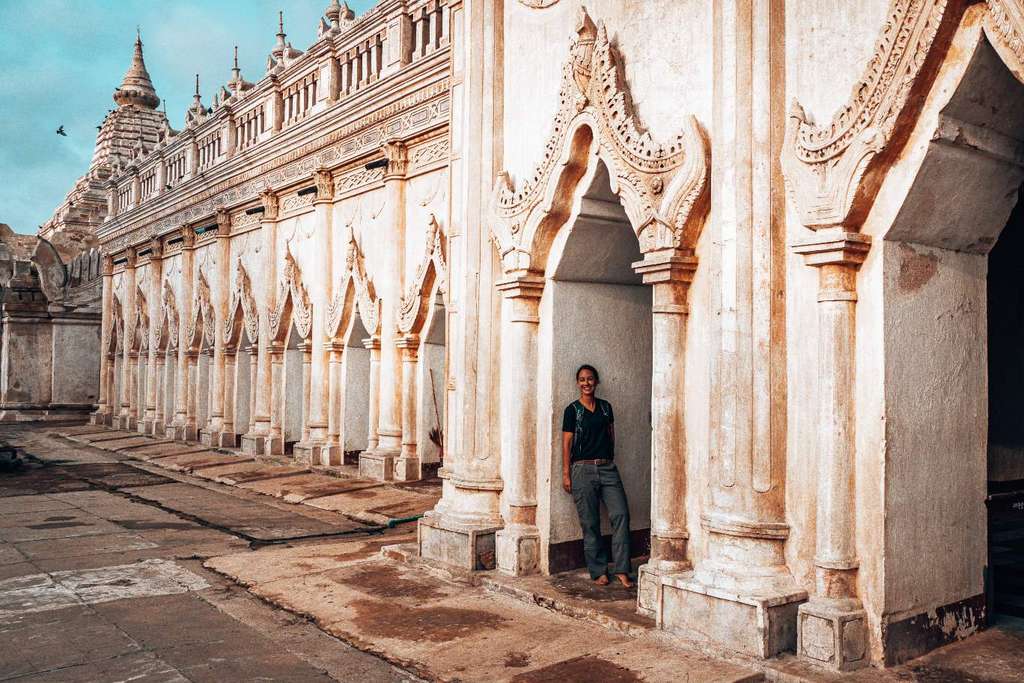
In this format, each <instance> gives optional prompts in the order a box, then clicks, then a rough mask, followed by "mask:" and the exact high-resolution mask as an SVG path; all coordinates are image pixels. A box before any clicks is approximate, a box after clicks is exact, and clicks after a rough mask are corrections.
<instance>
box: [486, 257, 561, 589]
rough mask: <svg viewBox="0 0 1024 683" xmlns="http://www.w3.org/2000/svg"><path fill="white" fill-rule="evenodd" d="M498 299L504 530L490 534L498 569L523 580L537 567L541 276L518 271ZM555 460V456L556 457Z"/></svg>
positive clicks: (500, 285)
mask: <svg viewBox="0 0 1024 683" xmlns="http://www.w3.org/2000/svg"><path fill="white" fill-rule="evenodd" d="M497 288H498V290H499V291H500V292H501V293H502V295H503V300H502V305H501V339H502V345H503V355H504V354H507V355H505V357H506V359H507V360H506V362H505V363H503V364H502V377H501V384H500V387H501V394H500V399H499V404H500V405H501V410H500V411H499V412H500V422H501V476H502V479H503V480H504V482H505V488H504V498H505V510H506V513H505V527H504V528H503V529H501V530H500V531H498V532H497V533H496V535H495V548H496V554H497V564H498V569H499V570H500V571H501V572H502V573H504V574H510V575H512V576H523V575H526V574H535V573H537V571H539V569H540V531H539V530H538V529H537V328H538V327H539V324H540V312H539V308H540V298H541V294H542V293H543V291H544V276H543V274H541V273H533V272H528V273H521V274H517V275H515V276H513V277H509V278H507V279H505V280H502V281H500V282H499V283H498V284H497ZM559 458H561V453H559Z"/></svg>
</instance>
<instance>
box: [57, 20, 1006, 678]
mask: <svg viewBox="0 0 1024 683" xmlns="http://www.w3.org/2000/svg"><path fill="white" fill-rule="evenodd" d="M1022 46H1024V6H1022V4H1021V2H1020V0H985V1H975V2H971V1H968V0H962V1H958V0H865V1H863V2H857V3H844V2H824V3H823V2H821V1H820V0H764V1H763V2H750V1H748V0H715V1H714V2H679V1H678V0H644V1H643V2H640V1H639V0H637V1H635V2H621V1H620V0H592V1H591V2H588V3H586V7H584V6H583V3H581V2H580V1H579V0H447V2H446V1H444V0H382V1H381V2H379V3H378V4H377V5H376V6H375V7H374V8H373V9H371V10H370V11H368V12H367V13H366V14H364V15H362V16H360V17H358V18H357V17H355V16H354V15H353V13H352V12H351V11H350V10H349V9H348V8H347V6H340V5H339V4H338V3H337V2H333V3H332V4H331V5H330V6H329V7H328V8H327V10H326V12H325V16H324V18H323V19H322V21H321V23H320V26H319V38H318V39H317V41H316V42H315V43H314V44H313V45H311V46H309V47H308V48H307V49H306V50H305V51H304V52H303V51H300V50H298V49H296V48H294V47H292V46H291V44H290V43H289V42H287V36H286V34H285V32H284V28H283V25H282V26H281V28H280V29H279V33H278V35H277V41H276V44H275V46H274V47H273V50H272V52H271V54H270V55H269V57H268V60H267V71H266V73H265V74H264V75H263V76H262V77H261V78H260V79H259V80H258V81H257V82H255V83H250V82H248V81H246V80H245V79H244V78H243V77H242V75H241V72H240V70H239V69H238V68H237V63H236V66H235V68H234V69H233V70H232V71H231V77H230V80H228V81H227V83H226V85H224V86H220V87H218V88H217V89H216V90H215V91H214V93H213V96H212V100H211V101H210V105H209V106H207V105H206V104H205V103H204V102H203V99H202V96H201V94H200V87H199V84H198V82H197V87H196V94H195V98H194V103H193V105H192V106H191V107H190V109H189V111H188V112H187V114H186V125H185V127H184V129H183V130H181V131H175V130H173V129H171V128H170V126H169V125H168V124H167V122H166V119H164V118H162V116H161V115H158V114H157V112H156V106H157V102H158V98H157V97H156V92H155V89H154V88H153V85H152V83H151V82H150V79H149V76H148V74H147V73H146V71H145V66H144V64H143V57H142V47H141V42H137V44H136V52H135V57H134V60H133V62H132V66H131V69H130V71H129V73H128V75H127V76H126V77H125V81H124V84H122V86H121V88H119V89H118V90H117V91H116V92H115V100H116V101H117V103H118V109H117V110H115V112H114V113H113V114H112V115H111V116H110V117H108V122H106V123H105V124H104V126H105V128H104V130H107V128H106V127H107V126H109V133H110V134H109V135H108V136H107V137H104V136H105V133H104V130H101V133H100V143H101V144H105V145H106V147H105V149H107V150H108V156H110V157H111V159H112V161H111V162H110V171H109V173H106V172H105V171H104V172H103V173H97V174H95V177H94V178H91V179H90V180H89V181H88V182H87V183H85V184H84V185H82V182H81V181H80V185H81V188H79V190H76V191H80V192H82V193H83V196H86V195H88V197H89V198H90V199H89V201H90V203H89V206H91V207H97V208H95V214H89V215H90V216H100V215H101V216H102V217H101V218H98V219H97V218H94V217H90V218H88V220H86V219H82V221H81V222H82V224H83V225H85V224H87V225H88V229H89V230H92V231H94V234H95V236H96V237H97V239H98V240H99V242H100V244H101V248H102V250H103V252H104V254H105V255H106V258H105V261H104V270H103V305H102V310H103V319H102V321H103V324H102V335H101V337H102V341H101V351H100V357H99V368H100V369H99V378H100V381H99V407H98V409H97V411H96V412H95V415H94V420H95V421H96V422H98V423H102V424H108V425H112V426H117V427H119V428H121V429H130V430H138V431H139V432H142V433H145V434H154V435H166V436H167V437H171V438H175V439H183V440H198V441H202V442H203V443H206V444H211V445H216V446H220V447H233V448H240V449H242V450H243V451H245V452H247V453H254V454H260V455H276V456H285V457H292V458H295V459H297V460H300V461H302V462H305V463H313V464H317V465H321V466H324V467H330V466H334V465H337V464H339V463H342V462H343V461H344V460H345V459H346V458H352V459H356V458H357V459H358V462H359V467H360V472H361V474H362V475H363V476H369V477H374V478H377V479H382V480H390V479H395V480H412V479H418V478H421V477H424V476H430V475H432V474H433V472H434V468H435V467H437V466H438V465H441V467H440V469H439V470H438V476H440V477H441V479H442V480H443V489H444V493H443V497H442V499H441V501H440V503H439V504H438V505H437V507H436V509H434V510H433V511H431V512H429V513H428V514H427V515H425V516H424V517H423V519H422V520H421V521H420V526H419V540H418V545H419V553H420V555H421V556H422V557H423V558H424V559H426V560H429V561H435V562H441V563H444V564H447V565H453V566H457V567H460V568H462V569H468V570H474V571H475V570H492V569H496V570H498V571H501V572H503V573H506V574H510V575H513V576H522V575H529V574H536V573H542V574H550V573H556V572H559V571H563V570H566V569H571V568H574V567H578V566H580V565H581V563H582V541H581V532H580V528H579V525H578V522H577V518H576V513H575V510H574V507H573V502H572V499H571V496H569V495H568V494H566V493H564V491H563V490H562V488H561V451H560V439H561V435H560V427H559V423H560V416H561V414H562V409H563V407H564V406H565V405H566V404H567V403H569V402H570V401H572V400H573V399H574V398H576V391H575V385H574V376H573V373H574V372H575V369H576V368H577V367H578V366H579V365H580V364H581V363H584V362H586V363H591V364H593V365H595V366H597V367H598V368H599V370H600V371H601V378H602V384H601V386H600V387H599V389H598V394H599V395H600V396H601V397H602V398H606V399H607V400H609V401H610V402H611V403H612V404H613V405H614V406H615V415H616V430H615V431H616V438H617V443H616V462H617V465H618V468H619V471H620V473H621V475H622V479H623V482H624V485H625V488H626V492H627V495H628V498H629V504H630V513H631V523H632V532H633V539H634V542H633V548H634V554H636V555H637V556H638V557H639V558H640V561H641V562H642V564H641V565H640V569H639V580H640V588H639V597H638V604H637V609H638V610H639V611H640V612H641V613H644V614H646V615H649V616H651V617H653V618H655V619H656V623H657V625H658V627H659V628H661V629H663V630H664V631H666V632H668V633H670V634H673V635H674V636H677V637H679V638H680V639H683V640H686V641H697V642H700V643H702V644H704V645H706V646H708V647H711V648H720V649H724V650H729V651H732V652H736V653H740V654H742V655H745V656H748V657H752V658H770V657H774V656H776V655H777V654H779V653H782V652H786V651H795V652H796V653H797V654H798V656H800V657H802V658H804V659H806V660H807V661H809V662H811V663H814V664H816V665H819V666H822V667H825V668H828V669H832V670H839V671H845V670H850V669H856V668H860V667H865V666H886V665H891V664H895V663H898V662H902V661H905V660H906V659H908V658H911V657H913V656H916V655H918V654H920V653H923V652H925V651H927V650H929V649H931V648H934V647H936V646H938V645H941V644H944V643H946V642H950V641H952V640H956V639H960V638H964V637H968V636H969V635H970V634H972V633H974V632H976V631H977V630H979V629H981V628H984V626H985V625H986V623H987V621H988V620H989V619H990V617H991V615H992V614H993V613H994V612H1000V611H1005V610H1008V609H1012V605H1013V604H1015V603H1014V598H1012V597H1009V598H1008V597H1007V595H1008V594H1007V593H1005V592H1003V589H1002V588H1001V586H1003V585H1004V583H1003V577H1005V576H1007V575H1008V574H1009V573H1012V572H1014V571H1019V568H1016V569H1015V568H1013V567H1010V568H1009V569H1007V567H1006V566H1005V562H1004V563H1003V564H1000V563H1001V562H1003V561H1002V560H1000V559H999V555H998V553H997V552H995V551H994V548H996V547H997V545H998V544H997V542H996V541H992V540H990V538H989V536H990V531H991V529H990V525H989V521H988V511H987V509H986V499H987V498H988V497H989V496H990V493H991V492H992V491H994V490H999V491H1004V492H1005V491H1012V490H1014V486H1015V485H1016V484H1015V482H1016V483H1018V484H1019V483H1020V482H1021V481H1022V480H1024V450H1022V449H1024V432H1022V431H1021V428H1020V425H1019V423H1020V420H1019V417H1018V416H1019V411H1020V409H1021V407H1022V406H1024V380H1021V377H1022V374H1021V372H1020V369H1021V362H1020V360H1019V355H1020V353H1019V348H1020V346H1019V342H1020V340H1021V339H1024V322H1022V321H1024V316H1022V315H1021V311H1020V305H1019V301H1020V295H1021V284H1020V282H1019V277H1014V272H1015V270H1014V268H1015V264H1016V263H1017V262H1016V261H1015V257H1016V255H1017V254H1018V250H1019V249H1020V248H1021V247H1018V246H1017V245H1022V246H1024V232H1022V231H1024V225H1022V223H1024V211H1021V210H1016V211H1015V210H1014V207H1015V205H1016V204H1017V201H1018V197H1019V193H1020V187H1021V184H1022V182H1024V117H1022V115H1021V112H1024V66H1022V64H1024V47H1022ZM127 117H132V120H137V121H138V122H139V125H137V126H134V127H130V128H131V130H132V131H135V132H133V133H132V134H133V135H134V136H135V137H134V138H133V142H132V143H131V145H127V146H126V145H124V144H121V142H119V141H120V140H121V139H122V138H123V137H124V135H125V134H126V133H124V132H122V131H121V129H120V128H117V126H120V125H121V124H120V123H118V122H119V121H122V120H125V119H126V118H127ZM140 130H142V131H146V132H144V133H143V134H141V135H140V134H139V133H138V131H140ZM100 146H101V145H98V148H97V149H98V152H97V153H98V154H99V153H100V152H99V147H100ZM100 185H102V190H103V193H104V196H105V206H103V207H102V208H100V207H99V204H98V202H97V201H96V200H95V197H94V195H95V194H96V192H97V190H96V188H97V187H98V186H100ZM76 187H77V186H76ZM83 188H84V189H83ZM70 197H71V195H69V198H70ZM56 222H57V223H59V220H57V221H56ZM44 229H46V230H51V229H52V230H57V231H59V230H60V227H59V226H58V225H56V224H53V225H51V224H48V227H46V228H44ZM1019 522H1020V520H1018V523H1019ZM1021 604H1024V603H1021Z"/></svg>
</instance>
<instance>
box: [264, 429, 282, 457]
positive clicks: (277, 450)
mask: <svg viewBox="0 0 1024 683" xmlns="http://www.w3.org/2000/svg"><path fill="white" fill-rule="evenodd" d="M266 448H267V452H266V455H284V437H283V436H279V435H278V436H275V435H273V434H271V435H270V436H268V437H267V439H266Z"/></svg>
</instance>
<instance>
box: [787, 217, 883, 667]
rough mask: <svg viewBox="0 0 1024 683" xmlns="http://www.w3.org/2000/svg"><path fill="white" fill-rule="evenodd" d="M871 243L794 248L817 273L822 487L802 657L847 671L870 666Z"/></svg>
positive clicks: (857, 238)
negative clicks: (859, 330) (867, 400)
mask: <svg viewBox="0 0 1024 683" xmlns="http://www.w3.org/2000/svg"><path fill="white" fill-rule="evenodd" d="M870 246H871V239H870V238H869V237H868V236H867V235H862V234H860V233H855V232H847V231H845V230H844V229H842V228H833V229H828V230H819V231H818V233H817V234H816V235H815V236H814V237H813V238H812V239H810V240H807V241H805V242H802V243H800V244H797V245H796V246H795V247H794V251H795V252H796V253H798V254H801V255H803V257H804V262H805V263H807V265H809V266H813V267H815V268H817V269H818V399H817V403H818V443H817V451H818V458H817V460H818V490H817V515H816V522H815V526H816V531H817V535H816V538H815V553H814V595H813V596H812V597H811V599H810V601H809V602H806V603H804V604H803V605H801V606H800V613H799V622H798V623H799V629H798V632H797V634H798V636H797V637H798V639H799V640H798V647H797V652H798V653H799V654H800V656H801V657H805V658H808V659H811V660H813V661H815V662H818V663H820V664H825V665H827V666H829V667H831V668H833V669H836V670H838V671H848V670H850V669H856V668H860V667H862V666H866V665H867V664H869V658H868V657H867V656H866V655H867V638H868V633H867V620H866V615H865V612H864V610H863V608H862V604H861V601H860V598H859V597H858V596H857V568H858V566H859V563H858V560H857V546H856V538H855V528H856V527H855V525H856V510H857V501H856V497H855V490H854V460H855V456H856V450H857V444H856V438H855V437H856V434H855V425H856V415H855V402H854V388H855V384H856V354H855V348H856V327H855V324H856V307H857V270H858V268H860V265H861V264H862V263H864V259H865V258H866V257H867V252H868V249H869V248H870Z"/></svg>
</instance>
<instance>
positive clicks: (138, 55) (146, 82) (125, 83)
mask: <svg viewBox="0 0 1024 683" xmlns="http://www.w3.org/2000/svg"><path fill="white" fill-rule="evenodd" d="M114 102H116V103H117V106H119V107H126V106H131V105H134V106H137V107H143V108H145V109H156V108H157V107H158V106H160V98H159V97H157V95H156V88H154V87H153V81H152V80H151V79H150V78H149V71H147V70H146V61H145V59H143V56H142V33H141V31H138V30H137V31H136V33H135V53H134V54H133V55H132V63H131V66H129V67H128V72H127V73H125V75H124V79H123V80H122V81H121V86H120V87H119V88H117V89H115V90H114Z"/></svg>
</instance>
